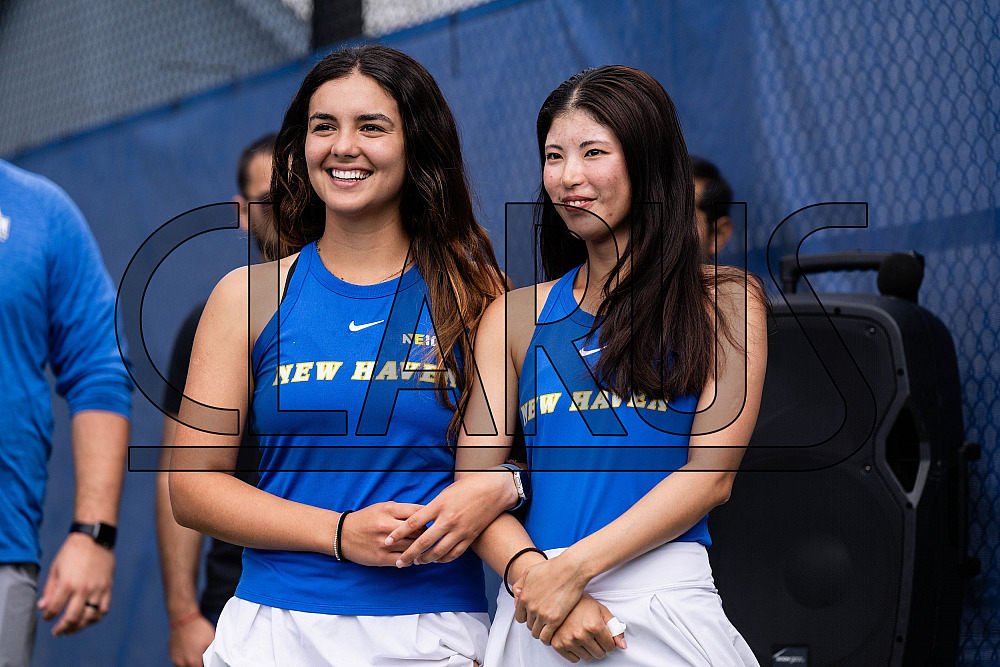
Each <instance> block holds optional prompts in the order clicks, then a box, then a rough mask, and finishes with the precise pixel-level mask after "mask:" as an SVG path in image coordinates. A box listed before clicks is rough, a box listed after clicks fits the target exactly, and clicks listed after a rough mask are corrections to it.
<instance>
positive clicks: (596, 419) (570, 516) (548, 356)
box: [518, 269, 711, 549]
mask: <svg viewBox="0 0 1000 667" xmlns="http://www.w3.org/2000/svg"><path fill="white" fill-rule="evenodd" d="M578 270H579V269H577V270H574V271H570V272H569V273H567V274H566V275H565V276H563V277H562V278H560V279H559V280H558V281H557V282H556V284H555V285H554V286H553V287H552V291H551V292H549V296H548V298H547V299H546V301H545V306H544V307H543V309H542V312H541V315H540V317H539V319H538V324H537V326H536V327H535V332H534V334H533V336H532V338H531V342H530V344H529V345H528V350H527V353H526V355H525V359H524V365H523V367H522V369H521V377H520V380H519V383H518V394H519V403H520V409H519V413H520V418H521V425H522V426H523V427H524V433H525V444H526V445H527V449H528V467H529V469H530V470H531V486H532V499H531V505H530V506H529V508H528V513H527V517H526V519H525V524H524V525H525V528H526V529H527V531H528V534H529V535H531V538H532V540H533V541H534V543H535V544H536V545H537V546H538V547H540V548H542V549H554V548H559V547H568V546H570V545H571V544H573V543H575V542H577V541H579V540H581V539H583V538H584V537H586V536H588V535H590V534H592V533H594V532H596V531H598V530H600V529H601V528H603V527H604V526H606V525H608V524H609V523H611V522H612V521H614V520H615V519H617V518H618V517H619V516H621V515H622V514H623V513H624V512H625V511H626V510H627V509H629V508H630V507H631V506H632V505H634V504H635V503H636V501H638V500H639V499H640V498H641V497H642V496H644V495H645V494H646V493H648V492H649V491H650V490H651V489H652V488H653V487H654V486H656V485H657V484H658V483H660V482H661V481H662V480H663V479H664V478H665V477H666V476H667V475H668V474H670V471H673V470H677V469H679V468H680V467H681V466H683V465H684V464H685V463H687V455H688V440H689V434H690V433H691V425H692V422H693V421H694V412H695V409H696V407H697V404H698V397H697V396H682V397H678V398H675V399H673V400H671V401H669V402H667V401H663V400H655V399H647V398H645V397H644V396H631V397H628V398H625V399H622V398H620V397H618V396H615V395H613V394H610V393H609V392H607V391H601V390H599V389H598V387H597V382H596V380H595V379H594V376H593V371H592V369H593V367H594V365H595V362H596V361H597V359H598V358H599V357H600V349H599V343H598V337H599V334H600V330H599V329H598V330H597V331H595V333H594V335H593V336H588V334H589V332H590V328H591V326H592V325H593V323H594V317H593V316H592V315H589V314H588V313H586V312H584V311H583V310H581V309H580V307H579V305H578V304H577V302H576V299H575V297H574V296H573V279H574V278H575V276H576V273H577V271H578ZM707 520H708V517H707V515H706V516H705V517H703V518H702V519H701V520H700V521H698V523H696V524H695V525H694V526H693V527H692V528H691V529H689V530H688V531H687V532H685V533H684V534H683V535H681V536H680V537H678V538H677V541H687V542H700V543H702V544H704V545H705V546H708V545H710V544H711V539H710V538H709V535H708V521H707Z"/></svg>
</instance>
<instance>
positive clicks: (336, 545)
mask: <svg viewBox="0 0 1000 667" xmlns="http://www.w3.org/2000/svg"><path fill="white" fill-rule="evenodd" d="M353 511H354V510H344V511H343V512H341V513H340V519H339V520H338V521H337V532H335V533H334V534H333V557H334V558H336V559H337V560H338V561H339V562H341V563H350V562H352V561H350V560H348V558H347V556H345V555H344V552H343V550H342V549H341V548H340V534H341V533H342V532H343V530H344V519H346V518H347V515H348V514H350V513H351V512H353Z"/></svg>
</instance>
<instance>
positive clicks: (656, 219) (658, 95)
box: [536, 65, 741, 399]
mask: <svg viewBox="0 0 1000 667" xmlns="http://www.w3.org/2000/svg"><path fill="white" fill-rule="evenodd" d="M571 110H581V111H585V112H586V113H588V114H590V115H591V116H592V117H593V118H594V120H596V121H597V122H598V123H600V124H601V125H603V126H605V127H607V128H608V129H609V130H611V131H612V132H613V133H614V134H615V136H616V137H617V138H618V141H619V142H620V143H621V146H622V151H623V154H624V157H625V164H626V168H627V169H628V177H629V180H630V183H631V186H632V201H631V207H630V211H629V214H628V217H627V219H626V221H625V222H627V224H628V225H629V238H628V242H627V243H626V244H625V247H624V248H619V259H618V262H617V263H616V264H615V266H614V267H613V268H612V270H611V272H610V274H609V275H608V277H607V280H606V281H605V283H604V285H603V288H602V293H601V301H600V306H599V308H598V311H597V317H596V319H595V323H594V327H593V329H592V330H591V333H593V331H594V330H596V329H597V327H600V339H599V340H600V345H601V350H602V351H601V357H600V360H599V361H598V362H597V364H596V367H595V369H594V370H595V375H596V376H597V378H598V382H599V383H600V384H601V386H602V387H604V388H606V389H609V390H611V391H613V392H614V393H616V394H617V395H619V396H628V395H629V394H631V393H634V394H645V395H646V396H648V397H651V398H660V399H662V398H671V397H676V396H682V395H688V394H697V393H699V392H700V391H701V389H702V387H704V385H705V381H706V379H707V378H708V376H709V373H710V372H711V371H712V370H713V364H714V363H715V344H714V332H715V327H714V326H713V322H712V318H711V316H710V311H711V309H712V307H713V303H712V293H713V291H712V289H711V287H712V285H711V281H712V279H713V278H714V277H707V276H706V274H705V272H704V270H703V266H704V258H703V257H702V256H701V247H700V244H699V241H698V228H697V224H696V222H695V212H694V184H693V182H692V177H691V161H690V158H689V157H688V151H687V145H686V144H685V142H684V135H683V134H682V133H681V127H680V122H679V121H678V119H677V110H676V109H675V108H674V103H673V101H671V99H670V96H669V95H667V92H666V91H665V90H664V89H663V86H661V85H660V83H659V82H658V81H656V79H654V78H653V77H651V76H650V75H649V74H646V73H645V72H643V71H641V70H638V69H634V68H632V67H624V66H620V65H609V66H606V67H600V68H596V69H589V70H584V71H583V72H580V73H579V74H576V75H575V76H573V77H571V78H570V79H568V80H566V81H565V82H563V83H562V84H561V85H560V86H559V87H558V88H556V89H555V90H554V91H552V93H551V94H550V95H549V96H548V98H547V99H546V100H545V103H544V104H543V105H542V108H541V110H540V111H539V112H538V123H537V133H538V152H539V158H540V160H541V162H542V165H543V167H544V164H545V148H544V147H545V140H546V137H547V136H548V133H549V128H550V127H551V126H552V121H553V119H555V118H556V117H557V116H559V115H560V114H563V113H566V112H569V111H571ZM537 201H538V203H539V206H537V207H536V212H537V215H538V222H539V224H540V225H541V229H540V238H539V250H540V254H541V258H542V266H543V268H544V270H545V272H546V274H547V275H548V277H549V278H550V279H551V278H557V277H559V276H562V275H564V274H565V273H566V272H567V271H569V270H571V269H573V268H574V267H576V266H579V265H580V264H583V263H585V262H586V261H587V248H586V245H585V244H584V242H583V241H582V240H581V239H580V238H578V237H576V236H574V235H573V234H572V233H570V231H569V230H568V229H567V227H566V224H565V223H564V222H563V221H562V219H561V218H560V217H559V213H558V211H556V208H555V206H554V205H553V204H552V200H551V199H550V198H549V195H548V193H546V192H545V188H544V186H543V187H541V188H540V189H539V194H538V200H537ZM718 277H719V279H722V280H737V279H741V278H739V277H738V276H737V275H736V272H734V271H720V272H719V274H718ZM717 316H718V317H719V322H720V327H719V330H720V331H724V330H725V328H724V326H723V324H724V323H723V322H722V319H723V316H722V313H721V312H719V313H718V314H717Z"/></svg>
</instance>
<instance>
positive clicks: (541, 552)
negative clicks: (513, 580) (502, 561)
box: [503, 547, 549, 597]
mask: <svg viewBox="0 0 1000 667" xmlns="http://www.w3.org/2000/svg"><path fill="white" fill-rule="evenodd" d="M529 551H534V552H536V553H540V554H542V557H543V558H544V559H545V560H548V559H549V557H548V556H546V555H545V552H544V551H542V550H541V549H539V548H537V547H528V548H526V549H521V550H520V551H518V552H517V553H516V554H514V555H513V556H511V557H510V560H509V561H507V567H505V568H504V571H503V586H504V588H506V589H507V592H508V593H510V596H511V597H514V591H512V590H510V584H508V583H507V575H509V574H510V566H511V565H513V564H514V561H516V560H517V559H518V558H520V557H521V556H523V555H524V554H526V553H528V552H529Z"/></svg>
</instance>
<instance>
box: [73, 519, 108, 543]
mask: <svg viewBox="0 0 1000 667" xmlns="http://www.w3.org/2000/svg"><path fill="white" fill-rule="evenodd" d="M69 532H71V533H86V534H87V535H90V536H91V537H92V538H94V541H95V542H97V543H98V544H100V545H101V546H102V547H104V548H105V549H114V547H115V537H117V536H118V528H116V527H115V526H113V525H111V524H110V523H101V522H100V521H98V522H97V523H81V522H79V521H74V522H73V523H71V524H70V526H69Z"/></svg>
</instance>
